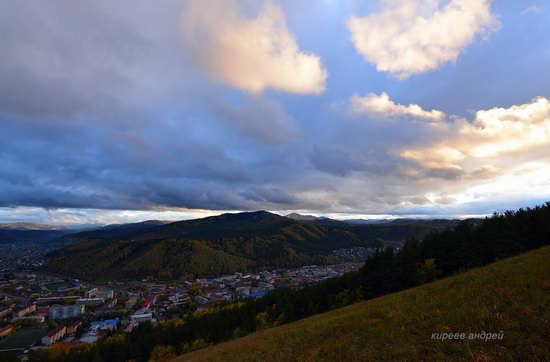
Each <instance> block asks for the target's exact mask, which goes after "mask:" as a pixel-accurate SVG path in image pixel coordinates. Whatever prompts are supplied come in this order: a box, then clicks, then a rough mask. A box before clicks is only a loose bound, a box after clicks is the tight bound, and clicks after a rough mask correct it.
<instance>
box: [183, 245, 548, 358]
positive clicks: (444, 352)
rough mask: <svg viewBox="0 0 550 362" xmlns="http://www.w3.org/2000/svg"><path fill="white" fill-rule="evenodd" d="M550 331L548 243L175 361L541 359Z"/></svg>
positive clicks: (544, 354)
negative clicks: (491, 262) (538, 247)
mask: <svg viewBox="0 0 550 362" xmlns="http://www.w3.org/2000/svg"><path fill="white" fill-rule="evenodd" d="M462 333H464V334H463V335H461V334H462ZM451 334H452V339H451V338H449V337H450V335H451ZM487 334H490V337H491V338H490V339H488V338H487ZM548 336H550V247H546V248H542V249H539V250H536V251H532V252H530V253H527V254H524V255H520V256H518V257H514V258H510V259H506V260H502V261H499V262H496V263H494V264H491V265H489V266H486V267H483V268H478V269H475V270H472V271H469V272H466V273H463V274H459V275H456V276H454V277H451V278H447V279H444V280H441V281H438V282H435V283H431V284H427V285H423V286H420V287H417V288H415V289H411V290H407V291H403V292H400V293H396V294H392V295H388V296H385V297H381V298H377V299H373V300H370V301H366V302H362V303H358V304H355V305H351V306H348V307H345V308H341V309H338V310H334V311H331V312H328V313H325V314H321V315H317V316H314V317H311V318H307V319H304V320H301V321H298V322H294V323H291V324H288V325H284V326H280V327H276V328H272V329H268V330H264V331H260V332H256V333H254V334H252V335H249V336H247V337H244V338H241V339H237V340H233V341H229V342H226V343H222V344H219V345H216V346H213V347H210V348H207V349H204V350H200V351H196V352H193V353H190V354H187V355H184V356H181V357H179V358H178V359H177V361H367V360H368V361H381V360H426V361H507V360H528V361H543V360H547V358H550V343H549V339H548V338H549V337H548ZM500 337H502V339H499V338H500Z"/></svg>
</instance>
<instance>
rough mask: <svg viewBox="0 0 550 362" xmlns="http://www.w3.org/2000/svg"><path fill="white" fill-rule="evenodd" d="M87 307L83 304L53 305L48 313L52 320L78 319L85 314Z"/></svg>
mask: <svg viewBox="0 0 550 362" xmlns="http://www.w3.org/2000/svg"><path fill="white" fill-rule="evenodd" d="M85 310H86V307H85V306H84V305H82V304H73V305H52V306H51V307H50V310H49V312H48V317H49V318H50V319H68V318H76V317H78V316H79V315H81V314H84V312H85Z"/></svg>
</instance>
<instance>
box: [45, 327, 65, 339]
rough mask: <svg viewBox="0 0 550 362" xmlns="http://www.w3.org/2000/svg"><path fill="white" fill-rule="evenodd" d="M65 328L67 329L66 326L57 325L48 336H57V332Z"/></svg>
mask: <svg viewBox="0 0 550 362" xmlns="http://www.w3.org/2000/svg"><path fill="white" fill-rule="evenodd" d="M63 329H65V326H59V327H57V328H56V329H54V330H53V331H51V332H50V333H48V337H53V336H55V335H56V334H58V333H59V332H61V331H62V330H63Z"/></svg>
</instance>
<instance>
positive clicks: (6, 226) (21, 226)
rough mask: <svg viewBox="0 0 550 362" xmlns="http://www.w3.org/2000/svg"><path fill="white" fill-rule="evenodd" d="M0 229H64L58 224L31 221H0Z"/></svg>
mask: <svg viewBox="0 0 550 362" xmlns="http://www.w3.org/2000/svg"><path fill="white" fill-rule="evenodd" d="M0 230H19V231H23V230H66V228H65V227H63V226H59V225H46V224H35V223H31V222H12V223H0Z"/></svg>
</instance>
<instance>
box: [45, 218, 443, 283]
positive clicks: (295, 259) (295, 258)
mask: <svg viewBox="0 0 550 362" xmlns="http://www.w3.org/2000/svg"><path fill="white" fill-rule="evenodd" d="M449 225H450V226H452V225H453V224H451V223H450V224H449ZM143 226H144V225H140V224H134V225H133V226H132V227H125V229H124V230H120V229H116V228H114V229H113V228H107V230H103V229H100V230H99V232H98V230H96V231H92V232H86V233H81V234H80V237H82V239H83V240H81V241H80V242H78V243H76V244H73V245H70V246H67V247H65V248H63V249H60V250H58V251H55V252H53V253H52V254H50V255H49V256H48V263H47V266H46V267H47V268H48V269H50V270H52V271H54V270H55V271H57V272H61V273H66V274H70V275H74V276H77V277H80V278H84V279H97V278H142V277H146V276H154V277H166V278H169V277H178V276H181V275H187V276H209V275H220V274H223V273H232V272H235V271H246V270H253V269H256V268H259V267H290V266H298V265H305V264H315V263H328V262H331V261H333V259H332V256H331V253H332V251H333V250H334V249H338V248H345V247H351V246H367V247H381V246H383V245H386V244H387V242H392V241H393V242H395V241H402V240H404V239H406V238H408V237H410V236H411V235H415V236H418V237H420V236H423V235H425V234H426V233H428V232H429V231H431V230H436V229H438V228H440V227H441V225H439V224H438V225H437V226H433V225H431V226H430V224H424V223H423V224H420V225H415V224H414V223H407V224H406V225H395V226H386V227H383V228H372V227H370V226H353V227H352V226H350V225H348V224H346V223H343V222H337V223H335V224H329V225H322V224H317V223H315V222H312V221H300V220H294V219H291V218H288V217H283V216H279V215H275V214H272V213H269V212H265V211H258V212H248V213H239V214H224V215H220V216H213V217H207V218H203V219H195V220H186V221H179V222H174V223H169V224H162V223H161V224H159V225H157V224H155V223H153V224H152V225H151V224H150V223H149V224H148V225H147V226H148V227H146V228H145V229H143ZM149 226H150V227H149ZM113 230H115V231H116V234H114V235H113V234H112V232H113ZM110 233H111V234H110ZM68 237H74V236H68Z"/></svg>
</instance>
